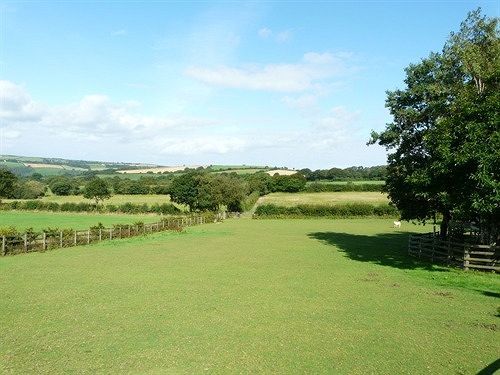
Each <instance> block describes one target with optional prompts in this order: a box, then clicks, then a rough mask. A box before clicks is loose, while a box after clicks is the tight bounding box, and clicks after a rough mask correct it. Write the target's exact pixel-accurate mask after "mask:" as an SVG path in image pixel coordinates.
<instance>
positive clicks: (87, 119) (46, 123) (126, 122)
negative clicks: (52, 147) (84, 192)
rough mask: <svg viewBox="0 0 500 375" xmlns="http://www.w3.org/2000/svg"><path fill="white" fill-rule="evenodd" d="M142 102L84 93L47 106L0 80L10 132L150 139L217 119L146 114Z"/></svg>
mask: <svg viewBox="0 0 500 375" xmlns="http://www.w3.org/2000/svg"><path fill="white" fill-rule="evenodd" d="M139 108H140V103H139V102H137V101H126V102H123V103H115V102H113V101H112V100H111V99H110V98H109V97H107V96H106V95H101V94H94V95H87V96H84V97H83V98H82V99H81V100H80V101H79V102H77V103H73V104H69V105H65V106H59V107H51V106H43V105H40V104H37V103H36V102H34V101H33V100H32V99H31V97H30V95H29V94H28V93H27V91H26V90H25V89H24V88H23V87H21V86H19V85H16V84H14V83H12V82H9V81H0V121H1V122H2V125H3V126H4V127H5V129H8V130H9V131H12V130H15V131H17V132H19V129H27V128H29V129H30V130H33V128H34V127H43V128H44V130H46V131H48V132H53V133H57V134H59V135H65V136H74V135H82V136H89V137H95V136H106V135H120V137H121V138H122V139H127V138H133V139H137V138H143V137H144V138H148V137H152V136H155V135H157V134H158V133H161V132H163V131H165V130H171V129H176V130H179V129H182V130H186V129H194V128H199V127H205V126H210V125H213V121H211V120H207V119H201V118H195V117H186V116H169V117H161V116H146V115H142V114H139V113H136V112H137V109H139Z"/></svg>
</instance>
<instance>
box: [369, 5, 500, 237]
mask: <svg viewBox="0 0 500 375" xmlns="http://www.w3.org/2000/svg"><path fill="white" fill-rule="evenodd" d="M499 35H500V33H499V20H498V18H487V17H485V16H483V15H482V14H481V11H480V10H476V11H474V12H471V13H469V15H468V17H467V19H466V20H465V21H464V22H463V23H462V24H461V27H460V30H459V32H457V33H452V34H451V36H450V38H449V39H448V41H447V43H446V45H445V46H444V48H443V50H442V52H440V53H432V54H431V55H430V56H429V57H427V58H425V59H423V60H422V61H421V62H420V63H418V64H412V65H410V66H409V67H408V68H407V69H406V79H405V84H406V87H405V89H402V90H395V91H389V92H388V93H387V100H386V106H387V107H388V108H389V110H390V113H391V115H392V116H393V122H391V123H390V124H387V126H386V129H385V130H384V131H382V132H381V133H377V132H372V138H371V140H370V143H379V144H380V145H383V146H385V147H386V148H387V150H389V151H390V154H389V156H388V169H387V172H388V175H387V180H386V187H387V192H388V194H389V197H390V198H391V200H392V201H393V202H394V203H395V204H396V206H397V207H398V208H399V210H400V211H401V216H402V218H403V219H407V220H411V219H417V220H420V221H425V220H428V219H430V218H432V217H434V216H435V214H436V213H439V214H441V215H442V218H443V219H442V224H441V235H442V236H443V237H446V236H447V232H448V227H449V223H450V220H451V219H452V218H456V219H460V220H471V221H472V220H474V221H476V220H479V221H480V222H481V226H482V230H483V233H484V234H486V236H485V241H489V242H496V241H498V236H499V222H500V211H499V207H500V182H499V181H500V178H499V177H500V38H499Z"/></svg>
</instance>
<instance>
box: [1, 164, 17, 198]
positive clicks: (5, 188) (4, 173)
mask: <svg viewBox="0 0 500 375" xmlns="http://www.w3.org/2000/svg"><path fill="white" fill-rule="evenodd" d="M16 182H17V177H16V175H15V174H14V173H12V172H10V171H8V170H7V169H3V168H2V169H0V199H1V198H10V197H11V196H12V195H13V194H14V191H15V186H16Z"/></svg>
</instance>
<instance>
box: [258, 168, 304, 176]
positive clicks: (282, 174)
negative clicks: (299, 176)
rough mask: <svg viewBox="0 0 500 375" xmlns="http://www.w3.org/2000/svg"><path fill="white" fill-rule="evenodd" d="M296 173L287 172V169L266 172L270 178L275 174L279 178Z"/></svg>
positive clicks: (292, 171)
mask: <svg viewBox="0 0 500 375" xmlns="http://www.w3.org/2000/svg"><path fill="white" fill-rule="evenodd" d="M297 172H298V171H294V170H289V169H272V170H270V171H266V173H267V174H268V175H270V176H274V175H275V174H276V173H277V174H279V175H280V176H290V175H292V174H295V173H297Z"/></svg>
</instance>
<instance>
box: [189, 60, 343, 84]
mask: <svg viewBox="0 0 500 375" xmlns="http://www.w3.org/2000/svg"><path fill="white" fill-rule="evenodd" d="M346 64H347V59H346V57H345V56H335V55H333V54H330V53H325V54H318V53H307V54H305V55H304V57H303V60H302V61H301V62H299V63H295V64H268V65H250V66H245V67H228V66H219V67H216V68H208V67H199V66H193V67H190V68H188V69H186V71H185V74H186V75H188V76H189V77H191V78H194V79H197V80H199V81H201V82H203V83H205V84H208V85H213V86H219V87H228V88H240V89H249V90H264V91H276V92H302V91H307V90H311V89H320V88H321V86H322V82H321V81H324V80H328V79H331V78H333V77H335V76H339V75H340V74H341V73H343V72H344V71H346Z"/></svg>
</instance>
